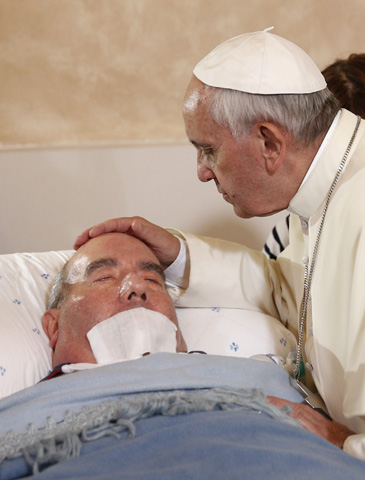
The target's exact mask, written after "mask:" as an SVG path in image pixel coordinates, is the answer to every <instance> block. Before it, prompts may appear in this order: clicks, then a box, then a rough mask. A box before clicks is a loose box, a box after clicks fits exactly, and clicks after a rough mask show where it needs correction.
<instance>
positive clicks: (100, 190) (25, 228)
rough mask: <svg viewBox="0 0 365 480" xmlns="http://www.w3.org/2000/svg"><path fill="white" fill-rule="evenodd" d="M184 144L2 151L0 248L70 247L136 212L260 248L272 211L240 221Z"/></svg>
mask: <svg viewBox="0 0 365 480" xmlns="http://www.w3.org/2000/svg"><path fill="white" fill-rule="evenodd" d="M195 162H196V161H195V153H194V151H193V148H192V147H191V146H190V145H180V146H177V145H174V146H172V145H170V146H168V145H165V146H144V147H133V148H129V147H123V148H110V149H106V148H105V149H96V148H95V149H77V150H72V149H63V150H42V151H36V150H33V151H28V152H27V151H14V152H5V153H3V154H2V155H0V172H1V188H0V206H1V207H0V208H1V210H0V211H1V222H0V254H1V253H13V252H23V251H28V252H29V251H47V250H63V249H69V248H71V247H72V245H73V241H74V239H75V237H76V235H77V234H78V233H80V232H81V231H82V230H83V229H84V228H86V227H89V226H91V225H94V224H95V223H98V222H100V221H102V220H105V219H107V218H112V217H117V216H121V215H125V216H132V215H141V216H144V217H146V218H148V219H149V220H151V221H152V222H155V223H157V224H160V225H163V226H170V227H176V228H181V229H183V230H186V231H190V232H195V233H199V234H202V235H208V236H213V237H221V238H226V239H229V240H233V241H237V242H241V243H246V244H247V245H249V246H251V247H257V248H261V247H262V245H263V243H264V240H265V238H266V235H267V233H268V231H269V230H270V228H271V225H272V224H273V223H274V222H275V218H274V217H267V218H266V219H258V218H256V219H251V220H246V221H242V220H241V219H239V218H238V217H236V216H235V215H234V213H233V209H232V207H231V205H228V204H227V203H226V202H224V201H223V200H222V198H221V196H220V195H218V194H217V192H216V188H215V185H214V184H213V183H208V184H204V185H203V184H202V183H200V182H199V181H198V179H197V177H196V175H195V170H196V165H195Z"/></svg>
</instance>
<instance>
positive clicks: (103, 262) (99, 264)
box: [85, 258, 118, 278]
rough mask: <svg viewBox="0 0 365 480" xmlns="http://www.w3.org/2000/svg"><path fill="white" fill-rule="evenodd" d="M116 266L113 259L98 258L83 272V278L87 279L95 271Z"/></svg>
mask: <svg viewBox="0 0 365 480" xmlns="http://www.w3.org/2000/svg"><path fill="white" fill-rule="evenodd" d="M117 264H118V262H117V260H116V259H115V258H100V259H99V260H94V261H93V262H91V263H90V264H89V265H88V266H87V267H86V270H85V278H88V277H89V276H90V275H91V274H92V273H94V272H95V271H96V270H100V269H101V268H104V267H116V266H117Z"/></svg>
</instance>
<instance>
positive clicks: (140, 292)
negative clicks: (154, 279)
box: [119, 275, 147, 304]
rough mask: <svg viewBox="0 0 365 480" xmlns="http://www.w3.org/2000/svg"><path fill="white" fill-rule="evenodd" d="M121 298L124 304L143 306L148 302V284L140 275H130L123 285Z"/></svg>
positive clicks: (120, 293) (120, 292) (120, 291)
mask: <svg viewBox="0 0 365 480" xmlns="http://www.w3.org/2000/svg"><path fill="white" fill-rule="evenodd" d="M119 296H120V299H121V300H123V301H124V302H129V303H140V304H143V303H144V302H146V301H147V284H146V282H145V281H144V279H142V278H139V277H138V275H130V276H129V277H128V278H127V279H125V281H124V282H123V284H122V285H121V288H120V290H119Z"/></svg>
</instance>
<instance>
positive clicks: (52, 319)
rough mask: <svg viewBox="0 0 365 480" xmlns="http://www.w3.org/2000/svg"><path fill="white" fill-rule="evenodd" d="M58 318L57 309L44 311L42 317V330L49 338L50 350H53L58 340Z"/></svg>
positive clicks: (58, 311) (58, 312) (58, 310)
mask: <svg viewBox="0 0 365 480" xmlns="http://www.w3.org/2000/svg"><path fill="white" fill-rule="evenodd" d="M59 316H60V309H59V308H50V309H49V310H46V312H45V313H44V315H43V317H42V325H43V330H44V331H45V333H46V335H47V337H48V338H49V345H50V347H51V348H52V350H54V349H55V346H56V343H57V340H58V319H59Z"/></svg>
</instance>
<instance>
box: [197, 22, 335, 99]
mask: <svg viewBox="0 0 365 480" xmlns="http://www.w3.org/2000/svg"><path fill="white" fill-rule="evenodd" d="M268 30H271V29H266V30H264V31H262V32H254V33H245V34H244V35H239V36H238V37H234V38H231V39H230V40H227V41H226V42H224V43H222V44H221V45H219V46H218V47H216V48H215V49H214V50H212V51H211V52H210V53H209V54H208V55H207V56H206V57H205V58H203V60H201V61H200V62H199V63H198V64H197V66H196V67H195V69H194V75H195V76H196V77H197V78H198V79H199V80H200V81H201V82H203V83H205V84H206V85H210V86H212V87H221V88H229V89H232V90H239V91H241V92H247V93H258V94H264V95H265V94H266V95H270V94H271V95H274V94H288V93H294V94H296V93H313V92H318V91H319V90H323V89H324V88H326V81H325V79H324V77H323V75H322V74H321V72H320V70H319V69H318V67H317V66H316V65H315V63H314V62H313V60H312V59H311V58H310V57H309V56H308V55H307V54H306V53H305V52H304V51H303V50H302V49H301V48H299V47H297V46H296V45H294V43H291V42H289V41H288V40H285V38H281V37H279V36H278V35H274V34H272V33H269V32H268Z"/></svg>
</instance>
